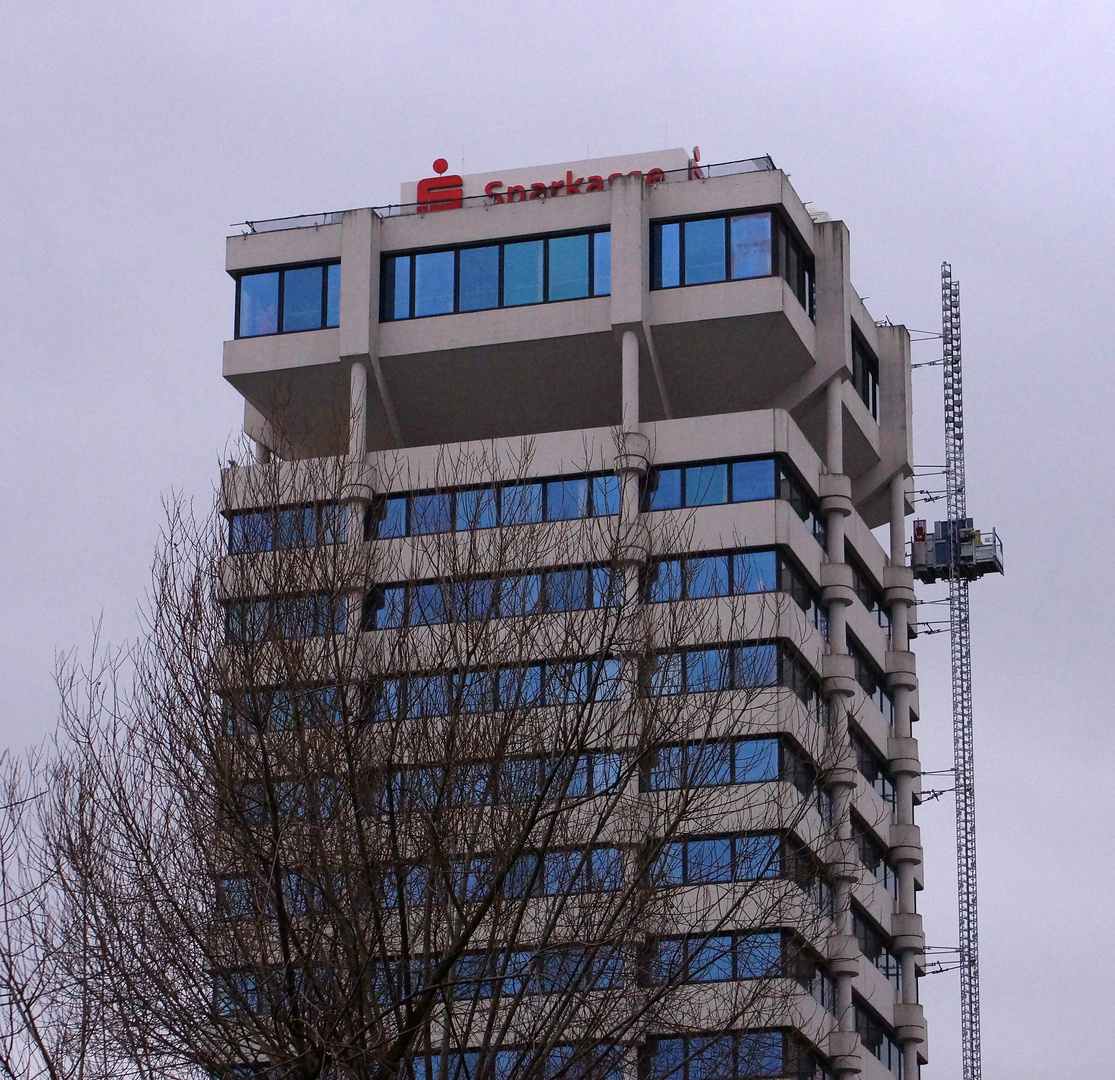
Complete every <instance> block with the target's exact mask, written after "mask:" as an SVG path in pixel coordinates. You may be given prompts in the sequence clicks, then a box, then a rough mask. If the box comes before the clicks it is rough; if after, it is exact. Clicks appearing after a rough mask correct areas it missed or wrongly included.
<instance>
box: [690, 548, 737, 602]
mask: <svg viewBox="0 0 1115 1080" xmlns="http://www.w3.org/2000/svg"><path fill="white" fill-rule="evenodd" d="M686 579H687V584H688V586H689V596H690V597H691V598H697V597H701V596H727V595H728V556H727V555H705V556H702V557H700V558H693V559H689V560H688V561H687V563H686Z"/></svg>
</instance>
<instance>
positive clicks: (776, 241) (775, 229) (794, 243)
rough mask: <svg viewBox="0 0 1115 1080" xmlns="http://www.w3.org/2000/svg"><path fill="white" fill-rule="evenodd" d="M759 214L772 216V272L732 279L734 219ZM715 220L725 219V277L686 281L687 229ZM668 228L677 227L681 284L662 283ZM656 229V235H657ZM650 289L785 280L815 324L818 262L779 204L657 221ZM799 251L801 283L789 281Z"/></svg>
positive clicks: (654, 223)
mask: <svg viewBox="0 0 1115 1080" xmlns="http://www.w3.org/2000/svg"><path fill="white" fill-rule="evenodd" d="M760 214H769V215H770V223H771V229H770V272H769V273H767V274H759V275H756V276H754V277H741V278H734V277H732V276H731V269H732V268H731V243H732V239H731V222H732V218H734V217H752V216H758V215H760ZM716 218H723V220H724V274H725V276H724V277H723V278H718V279H714V280H712V281H699V282H687V281H686V280H685V231H686V230H685V226H686V224H688V223H689V222H691V221H709V220H714V219H716ZM666 225H677V226H679V228H678V283H677V284H676V285H663V284H662V242H661V229H662V228H663V226H666ZM656 230H658V231H657V233H656ZM649 246H650V289H651V291H652V292H657V291H667V290H670V289H688V288H697V287H699V286H701V285H722V284H726V283H729V282H737V281H761V280H763V278H772V277H778V278H782V280H783V281H785V282H786V283H787V284H788V285H789V286H790V290H791V291H792V292H793V294H794V296H795V297H796V298H797V300H798V302H799V303H800V304H801V306H802V308H803V309H804V311H805V313H806V315H807V316H808V317H809V319H810V320H811V321H813V322H816V320H817V310H816V307H817V304H816V292H817V270H816V266H817V261H816V255H815V254H814V252H813V248H812V246H811V245H810V244H808V243H806V241H805V238H804V237H803V236H802V235H801V233H800V232H798V229H797V226H796V225H795V224H794V223H793V221H791V220H790V217H789V215H788V214H787V213H786V212H785V210H784V209H783V207H782V205H781V204H780V203H772V204H768V205H764V206H747V207H739V208H735V209H730V210H717V211H714V212H711V213H703V214H691V215H687V216H684V217H670V218H655V219H653V220H652V221H651V222H650V244H649ZM795 247H796V249H797V252H796V259H797V264H798V265H797V274H796V275H795V276H796V277H798V278H799V279H800V280H797V281H792V280H791V279H790V271H791V259H790V253H791V252H792V251H794V249H795Z"/></svg>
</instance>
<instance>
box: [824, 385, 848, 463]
mask: <svg viewBox="0 0 1115 1080" xmlns="http://www.w3.org/2000/svg"><path fill="white" fill-rule="evenodd" d="M842 386H843V383H842V382H841V380H840V378H839V376H837V377H836V378H834V379H832V380H831V381H830V382H829V384H828V385H827V386H826V387H825V466H826V467H827V468H828V471H829V472H830V473H842V472H843V471H844V403H843V401H842V400H841V388H842Z"/></svg>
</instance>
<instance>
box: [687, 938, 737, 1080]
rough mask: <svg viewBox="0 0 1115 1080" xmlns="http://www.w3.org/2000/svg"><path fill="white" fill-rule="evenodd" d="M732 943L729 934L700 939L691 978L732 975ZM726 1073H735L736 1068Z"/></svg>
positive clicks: (691, 964) (711, 979)
mask: <svg viewBox="0 0 1115 1080" xmlns="http://www.w3.org/2000/svg"><path fill="white" fill-rule="evenodd" d="M732 945H733V941H732V938H731V936H730V935H729V934H717V935H716V936H714V937H710V938H707V939H705V940H703V941H701V940H700V939H698V941H697V943H696V944H695V947H693V949H692V952H691V954H690V957H689V978H690V979H691V980H692V981H693V982H721V981H723V980H724V979H730V978H731V977H732V951H733V950H732ZM726 1075H728V1076H732V1075H734V1070H733V1071H731V1072H729V1073H727V1074H726Z"/></svg>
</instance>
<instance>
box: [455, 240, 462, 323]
mask: <svg viewBox="0 0 1115 1080" xmlns="http://www.w3.org/2000/svg"><path fill="white" fill-rule="evenodd" d="M460 310H461V249H460V248H455V249H454V251H453V314H456V313H457V312H458V311H460Z"/></svg>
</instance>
